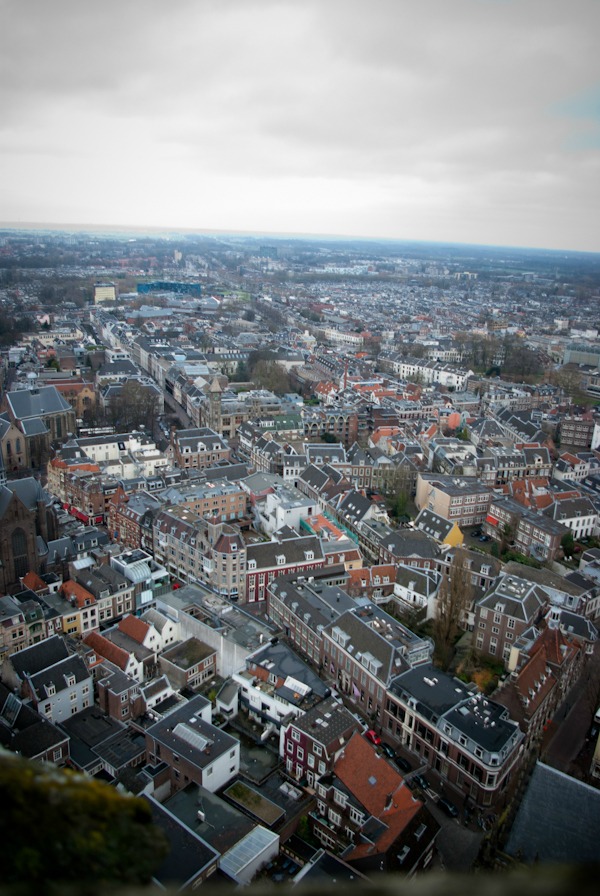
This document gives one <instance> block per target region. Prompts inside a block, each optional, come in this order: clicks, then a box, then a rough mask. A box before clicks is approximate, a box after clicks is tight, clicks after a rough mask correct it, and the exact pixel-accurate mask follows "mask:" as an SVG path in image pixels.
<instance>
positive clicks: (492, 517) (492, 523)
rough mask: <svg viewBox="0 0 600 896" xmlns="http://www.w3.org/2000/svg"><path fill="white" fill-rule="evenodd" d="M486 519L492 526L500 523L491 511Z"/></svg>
mask: <svg viewBox="0 0 600 896" xmlns="http://www.w3.org/2000/svg"><path fill="white" fill-rule="evenodd" d="M485 521H486V523H489V524H490V525H491V526H497V525H498V523H499V522H500V521H499V520H497V519H496V517H495V516H492V515H491V514H489V513H488V515H487V516H486V518H485Z"/></svg>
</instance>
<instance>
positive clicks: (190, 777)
mask: <svg viewBox="0 0 600 896" xmlns="http://www.w3.org/2000/svg"><path fill="white" fill-rule="evenodd" d="M146 752H147V758H148V762H149V763H150V764H151V765H157V764H158V763H160V762H164V763H166V764H167V766H168V767H169V769H170V782H171V791H172V792H175V791H177V790H180V789H181V788H183V787H186V786H187V785H188V784H189V783H190V782H193V783H195V784H198V785H200V786H201V787H205V788H206V789H207V790H209V791H210V792H211V793H214V792H215V791H216V790H219V789H220V788H221V787H224V786H225V784H227V783H228V782H229V781H231V780H232V779H233V778H235V777H236V775H237V774H238V773H239V770H240V742H239V740H237V739H236V738H235V737H232V736H231V735H230V734H226V733H225V732H224V731H221V730H220V729H219V728H215V726H214V725H212V724H211V722H210V701H209V700H206V699H205V698H204V697H201V696H196V697H194V698H193V699H192V700H189V701H188V702H187V703H185V704H184V705H183V706H182V707H181V708H179V709H176V710H174V711H173V712H171V713H169V714H168V715H167V716H166V717H165V718H163V719H160V720H159V721H158V722H156V723H155V724H154V725H151V726H150V727H149V728H148V729H147V730H146Z"/></svg>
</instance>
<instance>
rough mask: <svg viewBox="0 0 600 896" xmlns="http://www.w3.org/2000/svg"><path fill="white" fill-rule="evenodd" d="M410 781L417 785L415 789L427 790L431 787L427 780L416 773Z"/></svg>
mask: <svg viewBox="0 0 600 896" xmlns="http://www.w3.org/2000/svg"><path fill="white" fill-rule="evenodd" d="M412 780H413V781H414V783H415V784H416V785H417V787H420V788H421V790H429V787H430V786H431V785H430V784H429V781H428V780H427V778H426V777H425V776H424V775H420V774H418V773H417V774H416V775H413V777H412Z"/></svg>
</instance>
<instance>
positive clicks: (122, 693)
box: [95, 660, 183, 723]
mask: <svg viewBox="0 0 600 896" xmlns="http://www.w3.org/2000/svg"><path fill="white" fill-rule="evenodd" d="M95 674H96V692H97V695H98V706H99V707H100V709H101V710H102V711H103V712H105V713H106V715H107V716H110V718H111V719H114V720H115V721H117V722H125V723H127V722H135V721H137V720H138V719H141V718H142V716H145V715H146V714H147V715H148V716H149V717H150V718H154V715H155V714H154V710H156V711H157V712H160V708H161V704H162V703H166V701H169V703H168V705H170V706H172V705H176V704H177V702H179V701H180V700H181V702H183V698H180V697H179V696H178V695H177V694H176V693H175V691H174V690H173V688H172V687H171V684H170V683H169V679H168V678H167V677H166V675H160V676H159V677H158V678H153V679H152V680H151V681H148V682H145V683H142V684H140V682H139V681H137V680H136V679H135V678H132V677H130V676H129V675H127V674H126V673H125V672H122V671H121V670H120V669H119V668H117V666H114V665H113V664H112V663H110V662H108V660H103V661H102V662H101V663H100V664H99V665H98V666H97V667H96V669H95Z"/></svg>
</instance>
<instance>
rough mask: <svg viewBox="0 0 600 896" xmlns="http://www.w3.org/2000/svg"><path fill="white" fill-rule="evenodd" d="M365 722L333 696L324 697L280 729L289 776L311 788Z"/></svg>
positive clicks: (329, 770)
mask: <svg viewBox="0 0 600 896" xmlns="http://www.w3.org/2000/svg"><path fill="white" fill-rule="evenodd" d="M355 731H362V725H361V724H360V722H359V721H358V720H357V718H356V716H353V715H352V713H351V712H350V710H348V709H346V707H345V706H344V705H343V704H342V703H340V702H339V700H338V699H336V698H334V697H328V698H326V699H324V700H322V701H321V702H320V703H319V704H317V706H314V707H313V708H312V709H309V710H307V712H305V713H304V714H303V715H301V716H294V718H292V719H290V721H289V722H288V724H287V725H282V726H281V729H280V740H279V753H280V755H281V756H282V758H283V759H284V761H285V768H286V771H287V773H288V775H289V776H290V777H292V778H295V779H296V780H297V781H302V780H306V782H307V783H308V786H309V787H313V786H314V784H315V781H316V780H317V779H318V778H319V777H320V776H321V775H325V774H327V773H328V772H332V771H333V767H334V764H335V761H336V759H337V758H339V755H340V753H341V752H342V750H343V749H344V746H345V745H346V744H347V743H348V741H349V740H350V738H351V737H352V735H353V734H354V732H355Z"/></svg>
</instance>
